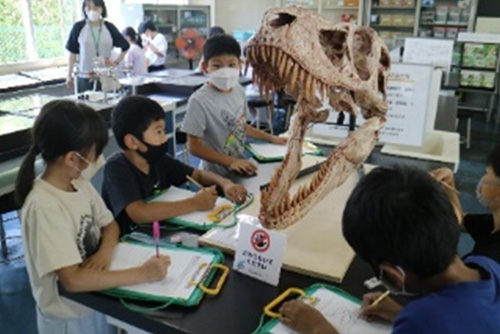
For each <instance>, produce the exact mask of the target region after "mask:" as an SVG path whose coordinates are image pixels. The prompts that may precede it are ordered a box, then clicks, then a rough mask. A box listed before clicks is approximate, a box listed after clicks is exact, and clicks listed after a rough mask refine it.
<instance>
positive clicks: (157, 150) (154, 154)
mask: <svg viewBox="0 0 500 334" xmlns="http://www.w3.org/2000/svg"><path fill="white" fill-rule="evenodd" d="M142 143H143V144H144V145H145V146H146V147H147V148H148V150H147V151H146V152H141V151H137V152H138V153H139V154H140V155H142V157H143V158H144V159H146V160H147V161H148V163H149V164H154V163H155V162H157V161H158V160H159V159H161V158H162V157H163V156H165V154H167V149H168V146H167V142H164V143H163V144H161V145H151V144H148V143H146V142H144V141H143V142H142Z"/></svg>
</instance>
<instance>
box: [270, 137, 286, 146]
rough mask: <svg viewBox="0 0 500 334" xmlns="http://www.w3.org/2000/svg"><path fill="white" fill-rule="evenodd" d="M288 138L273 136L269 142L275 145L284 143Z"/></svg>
mask: <svg viewBox="0 0 500 334" xmlns="http://www.w3.org/2000/svg"><path fill="white" fill-rule="evenodd" d="M287 141H288V138H284V137H278V136H273V137H272V138H271V143H273V144H276V145H286V143H287Z"/></svg>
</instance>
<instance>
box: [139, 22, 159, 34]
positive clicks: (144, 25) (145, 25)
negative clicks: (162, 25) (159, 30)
mask: <svg viewBox="0 0 500 334" xmlns="http://www.w3.org/2000/svg"><path fill="white" fill-rule="evenodd" d="M146 30H151V31H156V26H155V24H154V23H153V21H151V20H144V21H142V22H141V24H139V29H138V31H139V34H144V32H145V31H146Z"/></svg>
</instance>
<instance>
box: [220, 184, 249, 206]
mask: <svg viewBox="0 0 500 334" xmlns="http://www.w3.org/2000/svg"><path fill="white" fill-rule="evenodd" d="M224 195H225V196H226V197H227V198H228V199H229V200H230V201H231V202H233V203H237V204H242V203H244V202H245V199H246V197H247V190H246V189H245V187H243V186H242V185H241V184H234V183H232V182H231V183H228V184H227V185H226V186H225V187H224Z"/></svg>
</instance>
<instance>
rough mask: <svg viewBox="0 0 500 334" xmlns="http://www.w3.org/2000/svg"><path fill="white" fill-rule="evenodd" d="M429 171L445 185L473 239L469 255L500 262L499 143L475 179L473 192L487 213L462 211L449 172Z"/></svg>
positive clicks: (452, 178) (444, 170) (453, 181)
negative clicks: (481, 173) (477, 179)
mask: <svg viewBox="0 0 500 334" xmlns="http://www.w3.org/2000/svg"><path fill="white" fill-rule="evenodd" d="M431 174H432V175H433V176H434V177H435V178H436V179H437V180H438V181H440V182H444V183H445V184H447V185H448V186H449V187H446V188H445V190H446V192H447V193H448V196H449V197H450V200H451V202H452V203H453V205H454V207H455V208H457V211H458V212H459V216H460V218H461V219H460V224H461V225H462V226H463V228H464V229H465V230H466V231H467V232H468V233H469V234H470V235H471V236H472V238H473V239H474V242H475V244H474V249H473V250H472V253H471V254H474V255H484V256H488V257H490V258H492V259H494V260H495V261H497V262H498V263H500V145H497V146H495V148H493V150H492V151H491V152H490V153H489V155H488V158H487V161H486V172H485V174H484V175H483V177H482V178H481V179H480V180H479V182H478V184H477V188H476V195H477V199H478V200H479V202H480V203H481V204H482V205H483V206H484V207H485V208H487V209H489V210H490V211H491V213H487V214H471V213H467V214H464V213H463V211H462V206H461V204H460V200H459V198H458V195H457V192H456V191H454V190H453V189H455V180H454V177H453V171H452V170H451V169H448V168H439V169H436V170H434V171H432V172H431Z"/></svg>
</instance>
